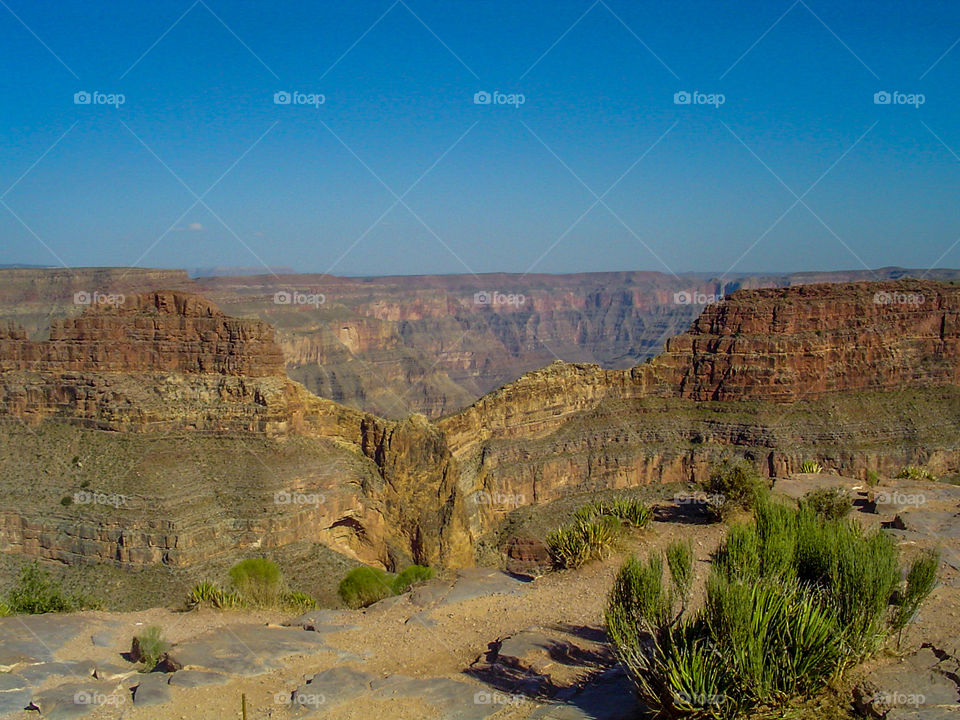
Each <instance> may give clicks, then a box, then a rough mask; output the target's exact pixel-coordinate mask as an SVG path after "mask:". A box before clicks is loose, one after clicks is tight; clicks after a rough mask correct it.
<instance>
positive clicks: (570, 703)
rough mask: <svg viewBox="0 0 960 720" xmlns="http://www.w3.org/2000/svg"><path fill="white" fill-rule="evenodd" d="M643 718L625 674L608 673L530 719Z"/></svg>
mask: <svg viewBox="0 0 960 720" xmlns="http://www.w3.org/2000/svg"><path fill="white" fill-rule="evenodd" d="M637 717H640V713H639V709H638V703H637V698H636V696H635V695H634V692H633V684H632V683H631V682H630V680H629V678H627V677H626V676H625V675H624V674H623V673H620V672H614V673H609V674H608V675H607V676H606V677H604V678H602V679H599V680H597V681H596V682H593V683H591V684H589V685H587V686H586V687H584V688H583V689H582V690H580V691H579V692H577V693H576V694H574V695H573V697H571V698H569V699H568V700H566V701H565V702H562V703H560V702H558V703H551V704H549V705H542V706H541V707H539V708H537V709H536V710H534V711H533V713H532V714H531V715H530V720H633V719H634V718H637Z"/></svg>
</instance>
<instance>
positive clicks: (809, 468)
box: [800, 460, 823, 475]
mask: <svg viewBox="0 0 960 720" xmlns="http://www.w3.org/2000/svg"><path fill="white" fill-rule="evenodd" d="M800 472H802V473H814V474H817V475H819V474H820V473H822V472H823V465H821V464H820V463H818V462H817V461H816V460H804V461H803V462H802V463H800Z"/></svg>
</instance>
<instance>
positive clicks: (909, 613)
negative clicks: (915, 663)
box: [893, 550, 940, 645]
mask: <svg viewBox="0 0 960 720" xmlns="http://www.w3.org/2000/svg"><path fill="white" fill-rule="evenodd" d="M939 567H940V553H938V552H934V551H932V550H925V551H923V552H922V553H920V555H918V556H917V558H916V559H915V560H914V561H913V564H912V565H911V566H910V571H909V572H908V573H907V587H906V590H904V592H903V594H902V595H901V597H900V599H899V603H898V607H897V613H896V616H895V617H894V620H893V626H894V628H895V629H896V630H897V633H898V634H899V633H900V632H902V631H903V628H904V627H906V625H907V623H909V622H910V621H911V620H913V618H914V617H916V615H917V611H918V610H919V609H920V605H921V604H922V603H923V601H924V600H926V599H927V597H928V596H929V595H930V593H931V592H933V588H934V587H935V586H936V584H937V569H938V568H939ZM897 644H898V645H899V638H898V640H897Z"/></svg>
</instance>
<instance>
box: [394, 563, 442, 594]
mask: <svg viewBox="0 0 960 720" xmlns="http://www.w3.org/2000/svg"><path fill="white" fill-rule="evenodd" d="M434 575H435V573H434V571H433V568H430V567H424V566H423V565H410V566H408V567H405V568H404V569H403V570H401V571H400V574H399V575H397V576H396V577H395V578H394V579H393V583H392V585H391V589H392V590H393V593H394V595H402V594H403V593H405V592H406V591H407V590H409V589H410V586H411V585H413V584H414V583H418V582H423V581H425V580H429V579H431V578H432V577H433V576H434Z"/></svg>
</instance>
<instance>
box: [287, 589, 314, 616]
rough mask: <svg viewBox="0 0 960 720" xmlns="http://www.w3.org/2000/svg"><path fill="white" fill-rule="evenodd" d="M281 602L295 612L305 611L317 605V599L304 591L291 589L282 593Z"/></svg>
mask: <svg viewBox="0 0 960 720" xmlns="http://www.w3.org/2000/svg"><path fill="white" fill-rule="evenodd" d="M282 600H283V604H284V605H285V606H286V607H288V608H291V609H293V610H295V611H296V612H306V611H307V610H313V609H314V608H316V607H317V601H316V600H314V599H313V597H311V596H310V595H307V593H305V592H299V591H296V590H295V591H292V592H287V593H284V594H283V598H282Z"/></svg>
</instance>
